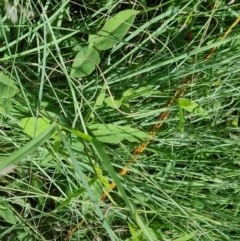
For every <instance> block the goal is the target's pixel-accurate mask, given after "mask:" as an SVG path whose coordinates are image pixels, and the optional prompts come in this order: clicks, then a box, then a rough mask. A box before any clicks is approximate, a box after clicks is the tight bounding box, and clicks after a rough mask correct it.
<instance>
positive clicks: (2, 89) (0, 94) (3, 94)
mask: <svg viewBox="0 0 240 241" xmlns="http://www.w3.org/2000/svg"><path fill="white" fill-rule="evenodd" d="M18 91H19V89H18V88H17V86H16V85H15V83H14V82H13V81H12V80H11V79H10V78H9V77H8V76H7V75H5V74H4V73H0V98H6V99H8V98H11V97H13V96H14V95H15V94H16V93H18Z"/></svg>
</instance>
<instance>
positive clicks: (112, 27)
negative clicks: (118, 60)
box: [89, 9, 137, 50]
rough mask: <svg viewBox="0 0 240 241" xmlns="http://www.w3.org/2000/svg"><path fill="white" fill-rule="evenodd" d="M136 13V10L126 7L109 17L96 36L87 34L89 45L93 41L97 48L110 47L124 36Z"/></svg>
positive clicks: (105, 48) (104, 48)
mask: <svg viewBox="0 0 240 241" xmlns="http://www.w3.org/2000/svg"><path fill="white" fill-rule="evenodd" d="M136 14H137V11H136V10H132V9H128V10H124V11H121V12H119V13H117V14H116V15H115V16H113V17H111V18H109V19H108V21H107V22H106V24H105V25H104V26H103V28H102V29H101V30H100V31H99V33H98V36H96V35H93V36H91V35H90V36H89V44H90V46H91V45H93V43H94V46H95V47H96V48H97V49H98V50H107V49H110V48H112V47H113V45H114V44H116V43H118V42H119V41H121V40H122V39H123V38H124V36H125V35H126V33H127V32H128V30H129V28H130V27H131V25H132V24H133V22H134V19H135V17H136Z"/></svg>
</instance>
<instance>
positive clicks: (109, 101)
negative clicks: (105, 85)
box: [104, 97, 123, 109]
mask: <svg viewBox="0 0 240 241" xmlns="http://www.w3.org/2000/svg"><path fill="white" fill-rule="evenodd" d="M113 101H114V103H113ZM104 102H105V103H106V105H107V106H109V107H111V108H113V109H116V107H117V108H120V107H121V106H122V103H123V99H120V100H112V98H111V97H107V98H106V99H105V100H104Z"/></svg>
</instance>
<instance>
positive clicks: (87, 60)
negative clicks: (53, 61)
mask: <svg viewBox="0 0 240 241" xmlns="http://www.w3.org/2000/svg"><path fill="white" fill-rule="evenodd" d="M99 63H100V56H99V53H98V51H97V50H96V49H95V48H88V47H87V46H85V47H83V48H81V49H80V51H79V52H78V53H77V55H76V56H75V58H74V61H73V64H72V69H71V73H70V75H71V76H72V77H74V78H80V77H84V76H88V75H90V74H91V73H92V72H93V71H94V70H95V68H96V65H98V64H99Z"/></svg>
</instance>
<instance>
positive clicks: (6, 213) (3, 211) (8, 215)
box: [0, 202, 16, 224]
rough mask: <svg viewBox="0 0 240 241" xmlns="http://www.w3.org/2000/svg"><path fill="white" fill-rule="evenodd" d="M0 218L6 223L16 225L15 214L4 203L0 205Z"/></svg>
mask: <svg viewBox="0 0 240 241" xmlns="http://www.w3.org/2000/svg"><path fill="white" fill-rule="evenodd" d="M0 217H2V218H3V219H4V220H5V221H6V222H7V223H10V224H16V219H15V214H14V213H13V211H12V210H11V208H10V205H9V204H8V203H6V202H1V203H0Z"/></svg>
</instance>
